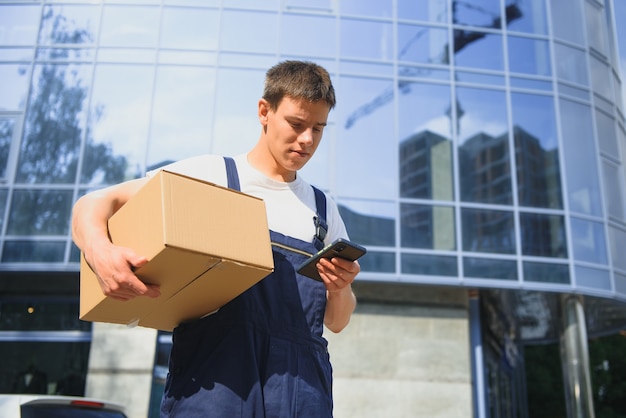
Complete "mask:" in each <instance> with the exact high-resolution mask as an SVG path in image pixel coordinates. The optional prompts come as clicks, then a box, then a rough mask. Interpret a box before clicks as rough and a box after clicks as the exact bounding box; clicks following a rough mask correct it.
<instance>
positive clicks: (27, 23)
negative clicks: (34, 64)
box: [0, 4, 41, 46]
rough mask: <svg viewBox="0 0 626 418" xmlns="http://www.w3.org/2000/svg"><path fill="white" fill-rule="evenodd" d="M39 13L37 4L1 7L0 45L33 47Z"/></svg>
mask: <svg viewBox="0 0 626 418" xmlns="http://www.w3.org/2000/svg"><path fill="white" fill-rule="evenodd" d="M40 13H41V6H40V5H38V4H36V5H35V4H21V5H11V4H4V5H2V13H0V45H15V46H17V45H26V46H30V45H33V44H34V43H35V42H36V41H37V30H38V28H39V16H40Z"/></svg>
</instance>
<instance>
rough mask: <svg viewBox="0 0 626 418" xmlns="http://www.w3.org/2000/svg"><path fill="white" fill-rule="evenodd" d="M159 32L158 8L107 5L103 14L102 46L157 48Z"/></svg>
mask: <svg viewBox="0 0 626 418" xmlns="http://www.w3.org/2000/svg"><path fill="white" fill-rule="evenodd" d="M158 31H159V8H158V7H147V6H130V7H126V6H109V5H105V6H104V9H103V12H102V30H101V32H100V45H102V46H119V47H142V48H151V47H156V46H157V40H158Z"/></svg>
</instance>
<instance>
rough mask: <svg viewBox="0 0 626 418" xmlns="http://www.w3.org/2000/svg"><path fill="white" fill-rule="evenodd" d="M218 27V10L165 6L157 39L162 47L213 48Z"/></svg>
mask: <svg viewBox="0 0 626 418" xmlns="http://www.w3.org/2000/svg"><path fill="white" fill-rule="evenodd" d="M218 28H219V13H218V10H215V9H213V10H211V9H198V8H175V7H166V8H164V9H163V16H162V17H161V31H160V40H159V41H160V44H161V47H162V48H176V49H195V50H207V49H209V50H215V49H217V40H218Z"/></svg>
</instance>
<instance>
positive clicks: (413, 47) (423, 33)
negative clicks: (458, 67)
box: [398, 24, 450, 64]
mask: <svg viewBox="0 0 626 418" xmlns="http://www.w3.org/2000/svg"><path fill="white" fill-rule="evenodd" d="M449 54H450V48H449V43H448V31H447V29H442V28H429V27H427V26H417V25H403V24H398V59H399V60H400V61H410V62H416V63H420V64H450V57H449Z"/></svg>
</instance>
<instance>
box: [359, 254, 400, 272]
mask: <svg viewBox="0 0 626 418" xmlns="http://www.w3.org/2000/svg"><path fill="white" fill-rule="evenodd" d="M359 264H360V265H361V271H370V272H376V273H395V272H396V255H395V253H383V252H380V251H368V252H367V254H365V255H364V256H363V257H361V258H359Z"/></svg>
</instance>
